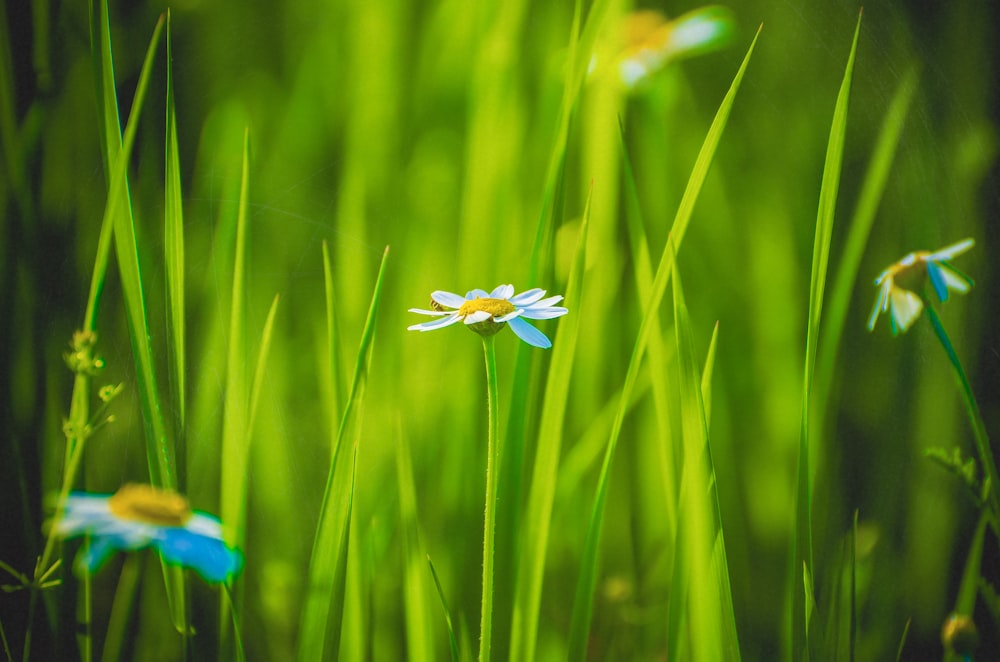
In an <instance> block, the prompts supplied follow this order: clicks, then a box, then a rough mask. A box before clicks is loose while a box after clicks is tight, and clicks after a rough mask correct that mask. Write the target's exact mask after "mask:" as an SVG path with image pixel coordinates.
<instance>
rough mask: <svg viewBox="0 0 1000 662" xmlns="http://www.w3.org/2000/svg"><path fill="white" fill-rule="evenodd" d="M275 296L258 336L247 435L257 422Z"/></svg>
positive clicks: (269, 344) (276, 306)
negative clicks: (258, 346)
mask: <svg viewBox="0 0 1000 662" xmlns="http://www.w3.org/2000/svg"><path fill="white" fill-rule="evenodd" d="M280 300H281V297H280V296H279V295H277V294H275V295H274V299H272V300H271V308H270V309H269V310H268V311H267V318H266V319H265V320H264V328H263V330H262V331H261V334H260V349H259V350H258V351H257V364H256V366H255V367H254V371H253V386H251V387H250V411H249V414H248V417H247V435H248V436H251V437H252V436H253V431H254V422H255V421H256V420H257V405H258V404H259V403H260V392H261V389H263V387H264V374H265V368H266V367H267V357H268V354H269V353H270V350H271V338H272V337H273V336H274V318H275V317H277V314H278V302H279V301H280Z"/></svg>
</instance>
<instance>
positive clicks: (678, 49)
mask: <svg viewBox="0 0 1000 662" xmlns="http://www.w3.org/2000/svg"><path fill="white" fill-rule="evenodd" d="M734 26H735V20H734V18H733V13H732V11H730V10H729V9H728V8H726V7H721V6H708V7H700V8H698V9H694V10H692V11H690V12H687V13H686V14H683V15H681V16H678V17H677V18H674V19H672V20H669V19H667V17H666V16H664V15H663V14H662V13H660V12H658V11H655V10H649V9H645V10H639V11H634V12H632V13H630V14H628V15H626V16H625V17H624V18H623V19H622V22H621V28H620V39H621V42H620V46H619V51H618V53H617V55H616V57H614V58H613V62H614V66H615V67H616V68H617V75H618V78H619V79H620V80H621V82H622V84H623V85H624V86H625V88H626V89H632V88H634V87H636V86H637V85H639V84H640V83H641V82H642V81H644V80H645V79H646V78H648V77H649V76H650V75H652V74H653V73H656V72H657V71H659V70H660V69H662V68H663V67H665V66H666V65H667V64H668V63H670V62H673V61H675V60H680V59H682V58H685V57H691V56H695V55H701V54H702V53H707V52H709V51H712V50H716V49H718V48H721V47H722V46H724V45H725V44H726V43H728V41H729V39H730V37H731V36H732V34H733V32H734ZM597 66H598V58H597V56H595V57H594V59H593V60H592V61H591V72H592V73H593V72H594V71H595V70H596V68H597Z"/></svg>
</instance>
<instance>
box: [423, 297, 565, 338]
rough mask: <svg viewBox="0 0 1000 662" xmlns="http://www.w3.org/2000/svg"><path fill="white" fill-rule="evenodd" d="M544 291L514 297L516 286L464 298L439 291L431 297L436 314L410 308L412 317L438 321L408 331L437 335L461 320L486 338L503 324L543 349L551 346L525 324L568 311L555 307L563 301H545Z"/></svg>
mask: <svg viewBox="0 0 1000 662" xmlns="http://www.w3.org/2000/svg"><path fill="white" fill-rule="evenodd" d="M544 296H545V290H542V289H539V288H537V287H536V288H534V289H531V290H527V291H525V292H521V293H520V294H518V295H517V296H514V286H513V285H498V286H497V287H496V288H495V289H494V290H493V291H492V292H486V291H485V290H479V289H476V290H472V291H470V292H468V293H467V294H466V295H465V296H464V297H462V296H459V295H457V294H452V293H451V292H442V291H441V290H437V291H435V292H432V293H431V307H432V308H433V310H422V309H420V308H410V312H411V313H420V314H421V315H434V316H435V317H440V318H441V319H436V320H433V321H431V322H424V323H423V324H414V325H413V326H410V327H408V329H409V330H410V331H434V330H435V329H443V328H444V327H446V326H451V325H452V324H454V323H456V322H458V321H459V320H462V321H463V322H465V324H466V326H468V327H469V328H470V329H472V330H473V331H475V332H476V333H478V334H480V335H483V336H492V335H493V334H495V333H497V332H498V331H500V329H501V328H503V325H504V324H508V325H510V328H511V330H512V331H513V332H514V333H516V334H517V336H518V337H519V338H520V339H521V340H523V341H524V342H526V343H528V344H529V345H534V346H535V347H541V348H543V349H546V348H549V347H551V346H552V342H551V341H550V340H549V339H548V338H547V337H546V336H545V334H544V333H542V332H541V331H539V330H538V329H536V328H535V327H533V326H531V325H530V324H528V323H527V322H526V321H524V319H523V318H527V319H533V320H544V319H551V318H553V317H561V316H562V315H565V314H566V313H567V312H569V311H568V310H566V309H565V308H563V307H562V306H554V305H552V304H556V303H559V302H560V301H562V297H561V296H554V297H548V298H547V299H546V298H543V297H544Z"/></svg>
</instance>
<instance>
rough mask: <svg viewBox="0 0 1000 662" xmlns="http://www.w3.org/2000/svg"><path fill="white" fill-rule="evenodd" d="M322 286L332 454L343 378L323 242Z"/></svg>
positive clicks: (326, 248) (330, 267)
mask: <svg viewBox="0 0 1000 662" xmlns="http://www.w3.org/2000/svg"><path fill="white" fill-rule="evenodd" d="M323 284H324V292H326V347H327V354H328V355H329V361H328V370H329V371H330V375H329V378H328V383H327V391H328V393H329V395H328V396H327V397H328V398H329V402H330V444H331V446H330V452H331V453H333V444H334V443H335V442H336V439H337V425H338V424H339V421H340V407H341V401H340V399H341V394H342V393H343V392H344V388H343V387H342V386H341V382H342V381H343V378H342V377H341V369H340V352H339V350H338V343H339V342H340V335H339V333H338V332H337V314H336V311H337V306H336V303H337V302H336V297H335V296H334V291H333V265H332V264H331V262H330V248H329V246H327V243H326V241H324V242H323Z"/></svg>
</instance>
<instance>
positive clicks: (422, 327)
mask: <svg viewBox="0 0 1000 662" xmlns="http://www.w3.org/2000/svg"><path fill="white" fill-rule="evenodd" d="M459 319H460V316H459V314H458V313H452V315H451V317H444V318H442V319H436V320H431V321H430V322H424V323H423V324H414V325H413V326H408V327H406V330H407V331H433V330H435V329H443V328H444V327H446V326H451V325H452V324H454V323H455V322H457V321H458V320H459Z"/></svg>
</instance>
